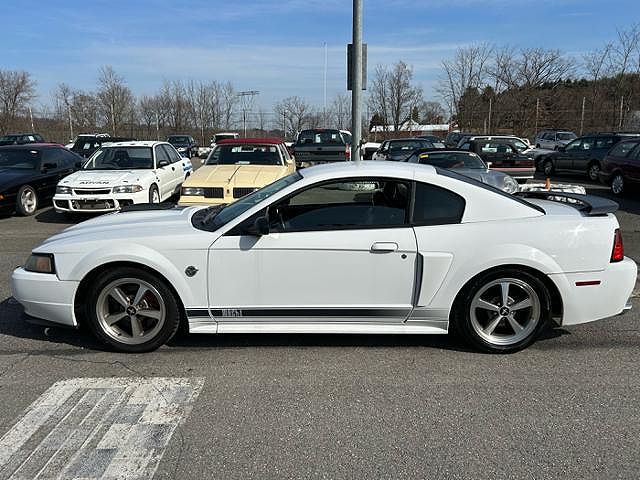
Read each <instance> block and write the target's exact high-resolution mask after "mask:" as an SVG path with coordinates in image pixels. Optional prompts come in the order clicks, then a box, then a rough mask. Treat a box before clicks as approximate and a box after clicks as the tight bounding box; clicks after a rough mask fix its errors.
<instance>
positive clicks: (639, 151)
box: [629, 143, 640, 160]
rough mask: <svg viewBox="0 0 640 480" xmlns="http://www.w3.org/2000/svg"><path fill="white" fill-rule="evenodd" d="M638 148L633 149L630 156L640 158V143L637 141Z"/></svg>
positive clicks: (635, 158)
mask: <svg viewBox="0 0 640 480" xmlns="http://www.w3.org/2000/svg"><path fill="white" fill-rule="evenodd" d="M635 145H636V148H634V149H633V152H631V154H630V155H629V158H633V159H634V160H640V143H636V144H635Z"/></svg>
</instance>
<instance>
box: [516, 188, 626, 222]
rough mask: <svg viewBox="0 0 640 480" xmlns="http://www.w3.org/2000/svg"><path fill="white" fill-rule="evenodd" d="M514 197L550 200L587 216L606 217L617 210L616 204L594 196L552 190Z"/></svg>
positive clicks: (520, 193) (525, 193) (519, 193)
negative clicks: (569, 206) (568, 206)
mask: <svg viewBox="0 0 640 480" xmlns="http://www.w3.org/2000/svg"><path fill="white" fill-rule="evenodd" d="M515 195H517V196H519V197H522V198H538V199H540V200H551V201H553V202H560V203H566V204H567V205H571V206H572V207H575V208H577V209H578V210H580V211H581V212H582V213H583V214H585V215H589V216H596V215H606V214H607V213H614V212H615V211H616V210H618V204H617V203H616V202H614V201H613V200H609V199H608V198H603V197H598V196H596V195H582V194H580V193H567V192H554V191H553V190H542V191H534V192H516V193H515Z"/></svg>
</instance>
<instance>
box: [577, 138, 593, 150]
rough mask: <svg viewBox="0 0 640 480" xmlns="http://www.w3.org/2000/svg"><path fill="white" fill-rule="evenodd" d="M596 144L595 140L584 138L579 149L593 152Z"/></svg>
mask: <svg viewBox="0 0 640 480" xmlns="http://www.w3.org/2000/svg"><path fill="white" fill-rule="evenodd" d="M595 143H596V139H595V138H584V139H582V143H581V144H580V148H581V149H582V150H593V148H594V146H595Z"/></svg>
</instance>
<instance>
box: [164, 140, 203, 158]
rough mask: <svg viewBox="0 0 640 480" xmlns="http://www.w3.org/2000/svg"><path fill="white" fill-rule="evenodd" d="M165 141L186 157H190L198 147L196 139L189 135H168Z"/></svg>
mask: <svg viewBox="0 0 640 480" xmlns="http://www.w3.org/2000/svg"><path fill="white" fill-rule="evenodd" d="M167 142H169V143H170V144H171V145H173V146H174V147H175V149H176V150H178V153H179V154H180V155H182V156H183V157H187V158H191V157H192V156H193V155H194V154H195V152H196V149H197V148H198V144H197V143H196V141H195V140H194V139H193V137H191V136H189V135H170V136H169V138H167Z"/></svg>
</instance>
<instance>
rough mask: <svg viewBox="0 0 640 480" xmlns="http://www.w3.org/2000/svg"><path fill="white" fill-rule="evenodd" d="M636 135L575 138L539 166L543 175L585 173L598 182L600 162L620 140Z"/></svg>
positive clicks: (623, 134) (619, 134) (544, 158)
mask: <svg viewBox="0 0 640 480" xmlns="http://www.w3.org/2000/svg"><path fill="white" fill-rule="evenodd" d="M635 136H637V134H629V133H595V134H591V135H585V136H584V137H580V138H576V139H575V140H573V141H571V142H569V143H568V144H567V146H566V147H558V151H557V152H553V153H550V154H549V155H545V156H543V157H542V158H541V159H540V162H539V166H540V167H541V169H542V171H543V172H544V174H545V175H547V176H548V175H551V174H552V173H554V172H576V173H586V174H587V176H588V177H589V179H591V180H594V181H595V180H598V174H599V173H600V169H601V165H602V160H603V159H604V157H605V155H606V154H607V152H608V151H609V150H611V147H613V146H614V145H615V144H616V143H618V142H620V141H621V140H626V139H630V138H633V137H635Z"/></svg>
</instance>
